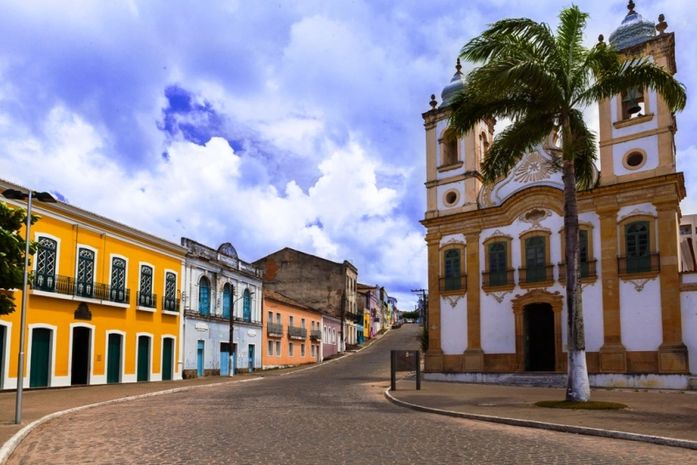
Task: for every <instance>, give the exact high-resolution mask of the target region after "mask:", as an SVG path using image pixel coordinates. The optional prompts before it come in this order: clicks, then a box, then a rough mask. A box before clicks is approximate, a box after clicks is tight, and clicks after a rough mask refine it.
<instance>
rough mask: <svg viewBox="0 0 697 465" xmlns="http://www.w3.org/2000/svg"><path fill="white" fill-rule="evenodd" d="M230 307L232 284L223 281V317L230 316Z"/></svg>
mask: <svg viewBox="0 0 697 465" xmlns="http://www.w3.org/2000/svg"><path fill="white" fill-rule="evenodd" d="M231 308H232V286H231V285H230V283H225V286H223V318H230V309H231Z"/></svg>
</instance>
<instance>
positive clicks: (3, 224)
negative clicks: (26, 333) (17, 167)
mask: <svg viewBox="0 0 697 465" xmlns="http://www.w3.org/2000/svg"><path fill="white" fill-rule="evenodd" d="M26 220H27V212H26V210H24V209H21V208H9V207H8V206H7V205H6V204H5V203H4V202H0V315H6V314H8V313H12V312H13V311H14V310H15V303H14V291H13V289H19V288H21V287H22V284H23V279H24V249H25V247H26V243H25V242H24V239H23V238H22V237H21V236H20V235H19V231H20V229H21V228H22V226H23V225H25V224H26ZM35 221H36V218H32V223H34V222H35ZM29 251H30V254H34V251H35V246H34V244H30V247H29Z"/></svg>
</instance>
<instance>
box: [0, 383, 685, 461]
mask: <svg viewBox="0 0 697 465" xmlns="http://www.w3.org/2000/svg"><path fill="white" fill-rule="evenodd" d="M385 397H386V398H387V400H389V401H390V402H392V403H393V404H395V405H399V406H400V407H406V408H410V409H412V410H417V411H420V412H427V413H435V414H438V415H445V416H449V417H456V418H464V419H467V420H477V421H487V422H490V423H500V424H504V425H510V426H522V427H525V428H537V429H546V430H550V431H558V432H562V433H574V434H584V435H586V436H598V437H602V438H610V439H625V440H627V441H638V442H648V443H651V444H657V445H660V446H670V447H682V448H684V449H692V450H697V441H690V440H688V439H675V438H668V437H665V436H652V435H648V434H639V433H627V432H624V431H615V430H605V429H599V428H589V427H586V426H572V425H562V424H559V423H546V422H543V421H535V420H521V419H518V418H507V417H497V416H494V415H481V414H476V413H465V412H454V411H452V410H443V409H438V408H433V407H425V406H423V405H417V404H412V403H410V402H406V401H404V400H399V399H397V398H396V397H394V396H393V395H392V394H390V390H389V388H388V389H387V390H385ZM1 464H2V462H0V465H1Z"/></svg>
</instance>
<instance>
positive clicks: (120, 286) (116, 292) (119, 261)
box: [109, 257, 126, 302]
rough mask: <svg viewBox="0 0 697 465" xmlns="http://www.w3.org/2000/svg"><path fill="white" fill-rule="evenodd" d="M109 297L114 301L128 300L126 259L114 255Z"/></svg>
mask: <svg viewBox="0 0 697 465" xmlns="http://www.w3.org/2000/svg"><path fill="white" fill-rule="evenodd" d="M109 299H111V300H112V301H114V302H124V301H125V300H126V260H124V259H123V258H118V257H114V258H112V259H111V289H110V292H109Z"/></svg>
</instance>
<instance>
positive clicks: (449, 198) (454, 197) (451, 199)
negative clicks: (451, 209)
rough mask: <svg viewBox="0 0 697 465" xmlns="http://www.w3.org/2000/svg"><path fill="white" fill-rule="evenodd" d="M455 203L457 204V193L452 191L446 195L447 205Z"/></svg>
mask: <svg viewBox="0 0 697 465" xmlns="http://www.w3.org/2000/svg"><path fill="white" fill-rule="evenodd" d="M455 202H457V192H455V191H450V192H448V193H447V194H445V203H447V204H448V205H453V204H454V203H455Z"/></svg>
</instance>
